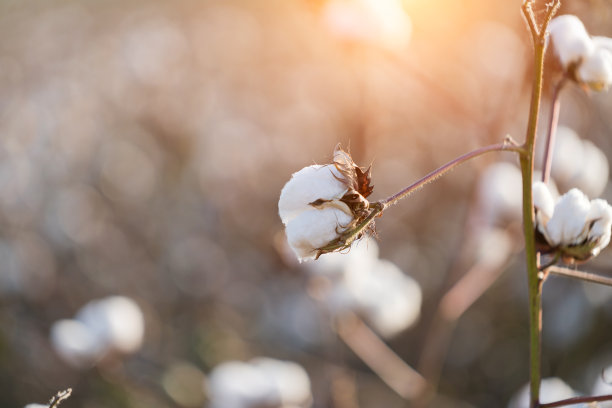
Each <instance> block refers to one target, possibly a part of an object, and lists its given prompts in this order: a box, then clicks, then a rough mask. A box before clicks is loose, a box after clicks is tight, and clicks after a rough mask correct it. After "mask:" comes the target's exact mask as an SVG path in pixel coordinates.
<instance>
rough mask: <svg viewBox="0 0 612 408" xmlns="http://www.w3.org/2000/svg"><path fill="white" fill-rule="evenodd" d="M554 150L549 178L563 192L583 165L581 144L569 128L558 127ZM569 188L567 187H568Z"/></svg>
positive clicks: (580, 140) (567, 188)
mask: <svg viewBox="0 0 612 408" xmlns="http://www.w3.org/2000/svg"><path fill="white" fill-rule="evenodd" d="M555 140H556V142H555V148H554V150H553V157H552V163H551V176H552V178H553V179H555V181H556V182H557V183H559V186H560V187H561V188H563V189H564V190H569V189H570V188H571V187H579V186H576V185H570V184H569V183H570V180H571V179H572V178H573V177H575V176H576V174H579V173H580V171H581V168H582V164H583V159H582V157H583V142H582V139H580V137H579V136H578V134H577V133H576V132H575V131H574V130H573V129H571V128H568V127H566V126H559V127H558V128H557V132H556V134H555ZM568 186H569V187H568Z"/></svg>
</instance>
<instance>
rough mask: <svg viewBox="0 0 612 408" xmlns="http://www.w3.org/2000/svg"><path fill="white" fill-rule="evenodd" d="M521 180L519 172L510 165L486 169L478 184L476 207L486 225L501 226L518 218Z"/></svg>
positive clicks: (498, 165)
mask: <svg viewBox="0 0 612 408" xmlns="http://www.w3.org/2000/svg"><path fill="white" fill-rule="evenodd" d="M521 180H522V179H521V171H520V170H519V169H518V168H517V167H516V166H515V165H513V164H511V163H506V162H499V163H495V164H492V165H490V166H489V167H487V169H486V170H485V171H484V172H483V174H482V175H481V177H480V180H479V182H478V205H479V207H480V208H481V211H480V212H481V213H482V214H483V218H484V221H485V222H486V223H491V224H503V223H505V222H508V221H510V220H516V219H519V218H520V214H521V209H522V198H521V197H522V195H521V185H522V181H521Z"/></svg>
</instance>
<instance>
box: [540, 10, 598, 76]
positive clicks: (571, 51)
mask: <svg viewBox="0 0 612 408" xmlns="http://www.w3.org/2000/svg"><path fill="white" fill-rule="evenodd" d="M548 27H549V31H550V38H551V39H552V42H553V47H554V50H555V53H556V54H557V56H558V57H559V60H560V61H561V64H562V65H563V67H564V68H567V67H568V65H569V64H571V63H573V62H578V61H580V59H581V58H584V57H585V56H587V55H589V54H590V53H591V52H592V50H593V48H594V45H593V42H592V41H591V37H590V36H589V33H587V30H586V28H584V24H582V21H580V19H579V18H578V17H576V16H573V15H570V14H567V15H564V16H559V17H555V18H553V19H552V20H551V22H550V24H549V26H548Z"/></svg>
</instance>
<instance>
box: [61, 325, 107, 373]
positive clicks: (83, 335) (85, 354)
mask: <svg viewBox="0 0 612 408" xmlns="http://www.w3.org/2000/svg"><path fill="white" fill-rule="evenodd" d="M51 344H52V345H53V348H54V349H55V351H56V353H57V354H58V355H59V356H60V358H61V359H62V360H64V361H65V362H66V363H67V364H69V365H70V366H72V367H74V368H87V367H90V366H92V365H93V364H94V363H95V362H96V361H97V360H98V359H99V358H100V357H101V356H102V354H103V353H104V349H105V346H104V343H103V342H102V341H101V340H100V338H98V337H97V336H96V334H95V333H94V332H93V331H92V330H91V329H90V328H89V327H87V326H86V325H85V324H83V323H82V322H80V321H77V320H68V319H66V320H59V321H57V322H55V323H54V324H53V326H51Z"/></svg>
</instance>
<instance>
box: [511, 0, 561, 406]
mask: <svg viewBox="0 0 612 408" xmlns="http://www.w3.org/2000/svg"><path fill="white" fill-rule="evenodd" d="M533 3H534V0H525V1H524V2H523V7H522V11H523V15H524V16H525V19H526V20H527V24H528V25H529V29H530V33H531V38H532V40H533V47H534V62H533V64H534V74H533V76H534V77H533V88H532V93H531V106H530V109H529V122H528V126H527V134H526V137H525V144H524V145H523V148H524V150H525V151H524V153H523V154H522V155H521V158H520V162H521V172H522V177H523V235H524V239H525V256H526V258H527V259H526V261H527V281H528V290H529V356H530V363H529V368H530V369H529V373H530V378H529V391H530V392H529V395H530V398H529V400H530V403H529V404H530V407H531V408H539V407H540V382H541V378H542V367H541V365H542V362H541V361H542V352H541V351H542V280H541V279H540V278H539V275H538V260H537V253H536V246H535V234H534V224H533V218H534V214H533V197H532V190H531V188H532V183H533V158H534V149H535V142H536V133H537V129H538V117H539V116H540V101H541V98H542V82H543V78H544V55H545V52H546V35H547V31H548V23H549V22H550V20H551V19H552V17H553V16H554V14H555V13H556V11H557V10H558V9H559V6H560V1H559V0H555V1H553V2H552V3H551V4H550V5H549V8H548V10H547V13H546V16H545V18H544V21H543V23H542V24H541V25H538V23H537V20H536V17H535V14H534V12H533Z"/></svg>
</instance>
